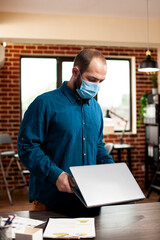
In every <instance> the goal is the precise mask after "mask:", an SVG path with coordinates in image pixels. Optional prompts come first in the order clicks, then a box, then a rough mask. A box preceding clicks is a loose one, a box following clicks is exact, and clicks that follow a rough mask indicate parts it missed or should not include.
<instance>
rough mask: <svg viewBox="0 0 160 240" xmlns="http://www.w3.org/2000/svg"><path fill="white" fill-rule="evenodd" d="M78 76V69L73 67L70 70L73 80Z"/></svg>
mask: <svg viewBox="0 0 160 240" xmlns="http://www.w3.org/2000/svg"><path fill="white" fill-rule="evenodd" d="M79 74H80V71H79V68H78V67H77V66H74V67H73V68H72V75H73V76H74V77H75V78H77V77H78V75H79Z"/></svg>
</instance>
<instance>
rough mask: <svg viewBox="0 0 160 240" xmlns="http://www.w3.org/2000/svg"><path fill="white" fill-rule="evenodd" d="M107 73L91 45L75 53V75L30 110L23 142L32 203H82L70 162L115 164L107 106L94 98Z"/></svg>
mask: <svg viewBox="0 0 160 240" xmlns="http://www.w3.org/2000/svg"><path fill="white" fill-rule="evenodd" d="M106 72H107V66H106V59H105V58H104V56H103V55H102V54H101V53H100V52H98V51H97V50H94V49H85V50H83V51H81V52H80V53H79V54H78V55H77V56H76V58H75V61H74V66H73V69H72V77H71V79H70V80H69V81H68V82H64V83H63V84H62V86H61V87H60V88H59V89H56V90H54V91H51V92H47V93H44V94H42V95H40V96H39V97H37V98H36V99H35V100H34V101H33V102H32V103H31V105H30V106H29V108H28V110H27V111H26V113H25V115H24V119H23V121H22V124H21V127H20V131H19V136H18V144H17V146H18V154H19V157H20V161H21V162H22V163H23V164H24V166H25V167H26V168H27V169H29V170H30V184H29V200H30V201H31V202H32V201H34V202H36V203H38V204H39V203H41V204H43V205H45V206H47V207H48V208H52V209H57V208H58V207H59V208H61V207H62V206H63V207H64V206H67V207H68V206H70V207H71V208H72V207H73V206H74V205H75V206H77V204H81V203H80V201H79V200H78V199H77V198H76V196H75V195H74V194H72V193H73V191H72V188H73V187H75V185H74V183H73V181H72V178H71V176H70V170H69V167H70V166H80V165H93V164H104V163H113V159H112V157H111V156H110V155H108V154H107V152H106V150H105V148H104V143H103V142H102V140H103V117H102V112H101V108H100V106H99V104H98V103H97V101H96V100H95V99H94V98H93V97H94V96H96V94H97V92H98V90H99V87H100V83H101V82H103V81H104V80H105V77H106Z"/></svg>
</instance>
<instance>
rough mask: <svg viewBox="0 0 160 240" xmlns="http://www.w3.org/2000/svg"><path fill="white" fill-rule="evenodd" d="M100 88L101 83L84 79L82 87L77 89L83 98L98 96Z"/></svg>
mask: <svg viewBox="0 0 160 240" xmlns="http://www.w3.org/2000/svg"><path fill="white" fill-rule="evenodd" d="M99 89H100V84H98V83H93V82H89V81H86V80H83V79H82V84H81V87H80V89H76V91H77V92H78V94H79V96H80V97H81V98H83V99H91V98H93V97H95V96H96V94H97V93H98V91H99Z"/></svg>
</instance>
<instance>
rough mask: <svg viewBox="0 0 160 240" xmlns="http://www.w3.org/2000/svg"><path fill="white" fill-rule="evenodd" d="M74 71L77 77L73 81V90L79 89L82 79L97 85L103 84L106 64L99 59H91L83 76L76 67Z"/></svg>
mask: <svg viewBox="0 0 160 240" xmlns="http://www.w3.org/2000/svg"><path fill="white" fill-rule="evenodd" d="M76 69H77V70H76V71H77V73H78V76H77V78H76V79H75V82H74V83H75V84H74V88H75V89H79V88H80V86H81V83H82V79H83V80H86V81H89V82H94V83H97V84H98V83H101V82H103V81H104V80H105V77H106V73H107V64H106V63H104V62H103V61H102V60H101V59H100V58H93V59H92V61H91V62H90V64H89V66H88V68H87V69H86V71H85V72H84V73H83V74H81V72H80V70H79V69H78V67H76Z"/></svg>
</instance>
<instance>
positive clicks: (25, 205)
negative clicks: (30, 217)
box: [0, 187, 160, 212]
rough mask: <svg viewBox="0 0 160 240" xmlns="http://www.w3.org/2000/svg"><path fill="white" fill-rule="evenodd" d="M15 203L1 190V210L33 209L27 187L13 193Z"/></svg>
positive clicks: (155, 197)
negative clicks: (10, 201) (11, 203)
mask: <svg viewBox="0 0 160 240" xmlns="http://www.w3.org/2000/svg"><path fill="white" fill-rule="evenodd" d="M143 192H144V194H145V195H147V191H146V190H144V191H143ZM159 197H160V196H159V195H158V193H156V192H154V191H152V193H151V195H150V197H149V198H148V199H145V200H142V201H138V203H145V202H157V201H158V200H159ZM12 200H13V205H10V203H9V200H8V197H7V193H6V191H5V190H3V191H2V190H0V212H8V211H27V210H32V203H29V201H28V190H27V187H24V188H23V189H16V190H15V191H14V192H13V193H12Z"/></svg>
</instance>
